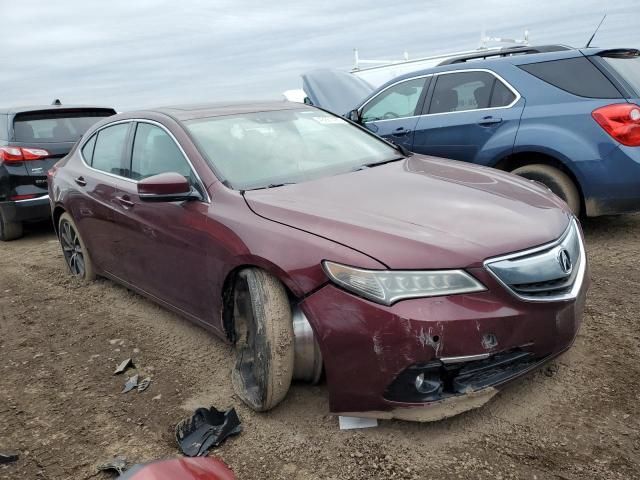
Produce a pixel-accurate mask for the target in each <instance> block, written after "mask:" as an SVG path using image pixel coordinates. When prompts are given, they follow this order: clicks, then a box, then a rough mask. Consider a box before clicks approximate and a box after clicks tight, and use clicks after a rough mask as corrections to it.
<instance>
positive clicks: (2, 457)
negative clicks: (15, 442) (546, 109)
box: [0, 452, 19, 465]
mask: <svg viewBox="0 0 640 480" xmlns="http://www.w3.org/2000/svg"><path fill="white" fill-rule="evenodd" d="M18 458H19V455H18V454H17V453H6V452H0V465H4V464H5V463H13V462H17V461H18Z"/></svg>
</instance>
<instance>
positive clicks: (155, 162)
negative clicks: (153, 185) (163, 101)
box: [131, 123, 193, 180]
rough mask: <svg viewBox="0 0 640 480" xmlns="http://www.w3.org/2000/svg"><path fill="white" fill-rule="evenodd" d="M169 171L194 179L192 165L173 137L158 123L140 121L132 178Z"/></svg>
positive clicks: (132, 162) (135, 139)
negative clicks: (157, 124)
mask: <svg viewBox="0 0 640 480" xmlns="http://www.w3.org/2000/svg"><path fill="white" fill-rule="evenodd" d="M167 172H175V173H179V174H180V175H182V176H184V177H186V178H188V179H190V180H193V178H192V174H191V167H190V166H189V163H188V162H187V160H186V159H185V158H184V155H183V154H182V151H181V150H180V148H179V147H178V145H177V144H176V142H175V141H174V140H173V138H171V136H170V135H169V134H168V133H167V132H165V131H164V130H163V129H162V128H160V127H158V126H156V125H152V124H150V123H138V126H137V128H136V135H135V138H134V141H133V153H132V155H131V178H133V179H134V180H141V179H143V178H147V177H151V176H152V175H158V174H160V173H167Z"/></svg>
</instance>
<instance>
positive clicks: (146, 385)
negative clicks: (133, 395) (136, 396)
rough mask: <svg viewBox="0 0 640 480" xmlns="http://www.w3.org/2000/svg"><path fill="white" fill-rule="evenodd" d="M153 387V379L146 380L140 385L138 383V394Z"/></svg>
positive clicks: (147, 378)
mask: <svg viewBox="0 0 640 480" xmlns="http://www.w3.org/2000/svg"><path fill="white" fill-rule="evenodd" d="M149 385H151V377H146V378H144V379H143V380H142V381H141V382H140V383H138V393H141V392H144V391H145V390H146V389H147V388H149Z"/></svg>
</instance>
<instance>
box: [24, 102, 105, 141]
mask: <svg viewBox="0 0 640 480" xmlns="http://www.w3.org/2000/svg"><path fill="white" fill-rule="evenodd" d="M114 113H115V112H114V111H113V110H109V109H94V110H77V111H73V110H67V111H65V110H61V111H40V112H26V113H19V114H17V115H16V116H15V118H14V121H13V138H14V141H16V142H21V143H25V142H34V143H74V142H77V141H78V140H80V138H81V137H82V135H84V133H85V132H86V131H87V130H88V129H89V127H91V126H92V125H93V124H95V123H96V122H98V121H99V120H101V119H103V118H105V117H108V116H111V115H113V114H114Z"/></svg>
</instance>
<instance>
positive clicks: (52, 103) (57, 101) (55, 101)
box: [51, 98, 62, 105]
mask: <svg viewBox="0 0 640 480" xmlns="http://www.w3.org/2000/svg"><path fill="white" fill-rule="evenodd" d="M51 105H62V102H61V101H60V99H59V98H56V99H55V100H54V101H53V102H51Z"/></svg>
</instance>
